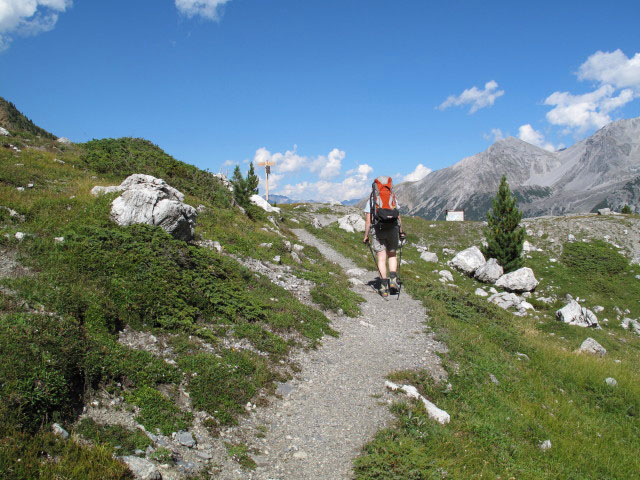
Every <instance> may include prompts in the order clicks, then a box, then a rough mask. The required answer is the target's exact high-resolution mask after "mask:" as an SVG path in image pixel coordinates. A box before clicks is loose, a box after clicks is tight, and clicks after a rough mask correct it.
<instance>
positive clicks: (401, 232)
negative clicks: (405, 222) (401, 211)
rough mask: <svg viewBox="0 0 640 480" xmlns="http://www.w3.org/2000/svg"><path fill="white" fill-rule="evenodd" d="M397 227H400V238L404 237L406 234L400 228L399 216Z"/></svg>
mask: <svg viewBox="0 0 640 480" xmlns="http://www.w3.org/2000/svg"><path fill="white" fill-rule="evenodd" d="M398 227H400V238H402V237H405V236H406V235H407V234H406V233H404V228H402V220H401V219H400V215H398Z"/></svg>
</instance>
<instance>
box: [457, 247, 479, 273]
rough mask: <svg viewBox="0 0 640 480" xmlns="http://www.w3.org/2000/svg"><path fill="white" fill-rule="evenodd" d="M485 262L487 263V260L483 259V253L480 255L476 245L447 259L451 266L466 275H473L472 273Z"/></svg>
mask: <svg viewBox="0 0 640 480" xmlns="http://www.w3.org/2000/svg"><path fill="white" fill-rule="evenodd" d="M485 263H487V261H486V260H485V259H484V255H482V252H481V251H480V249H479V248H478V247H476V246H473V247H469V248H467V249H466V250H462V251H461V252H458V254H457V255H456V256H455V257H453V258H452V259H451V260H449V265H450V266H451V267H453V268H455V269H457V270H460V271H461V272H464V273H466V274H467V275H473V273H474V272H475V271H476V270H477V269H478V268H479V267H481V266H482V265H484V264H485Z"/></svg>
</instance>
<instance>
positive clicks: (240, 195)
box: [231, 165, 251, 207]
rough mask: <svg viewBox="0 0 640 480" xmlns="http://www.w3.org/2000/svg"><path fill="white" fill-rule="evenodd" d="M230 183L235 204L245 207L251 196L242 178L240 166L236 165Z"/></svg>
mask: <svg viewBox="0 0 640 480" xmlns="http://www.w3.org/2000/svg"><path fill="white" fill-rule="evenodd" d="M231 183H232V184H233V196H234V198H235V199H236V202H238V204H239V205H240V206H242V207H246V206H247V205H248V203H249V197H250V196H251V195H250V194H249V193H248V191H247V182H246V180H245V179H244V178H242V172H241V171H240V166H239V165H236V168H235V170H234V171H233V176H232V177H231Z"/></svg>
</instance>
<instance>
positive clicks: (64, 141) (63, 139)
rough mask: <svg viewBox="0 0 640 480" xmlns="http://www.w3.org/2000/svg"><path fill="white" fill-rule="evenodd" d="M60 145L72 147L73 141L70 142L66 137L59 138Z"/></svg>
mask: <svg viewBox="0 0 640 480" xmlns="http://www.w3.org/2000/svg"><path fill="white" fill-rule="evenodd" d="M56 141H57V142H58V143H61V144H63V145H71V140H69V139H68V138H66V137H60V138H58V140H56Z"/></svg>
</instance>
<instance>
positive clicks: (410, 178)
mask: <svg viewBox="0 0 640 480" xmlns="http://www.w3.org/2000/svg"><path fill="white" fill-rule="evenodd" d="M430 173H431V169H430V168H427V167H425V166H424V165H422V164H421V163H419V164H418V166H417V167H416V168H415V170H414V171H413V172H411V173H409V174H408V175H405V176H404V177H402V181H403V182H417V181H418V180H422V179H423V178H424V177H426V176H427V175H429V174H430Z"/></svg>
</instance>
